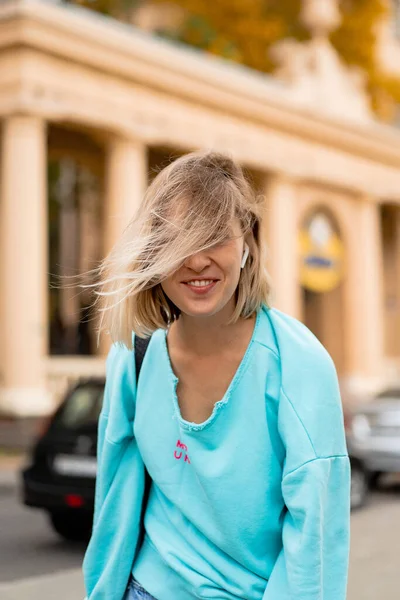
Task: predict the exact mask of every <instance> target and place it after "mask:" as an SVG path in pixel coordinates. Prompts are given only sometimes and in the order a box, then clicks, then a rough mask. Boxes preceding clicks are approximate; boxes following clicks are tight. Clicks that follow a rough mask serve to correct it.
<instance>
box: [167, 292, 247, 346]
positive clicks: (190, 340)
mask: <svg viewBox="0 0 400 600" xmlns="http://www.w3.org/2000/svg"><path fill="white" fill-rule="evenodd" d="M234 308H235V304H234V299H233V300H232V302H230V303H228V304H227V305H226V306H225V307H224V308H223V309H222V310H220V311H219V312H218V313H216V314H215V315H212V316H207V317H193V316H189V315H186V314H184V313H182V314H181V315H180V317H179V319H178V321H177V322H176V323H175V332H174V333H175V340H176V342H177V343H178V344H179V345H181V346H184V347H187V348H190V352H191V353H192V354H198V355H204V354H214V353H218V352H219V349H220V348H221V347H224V346H226V344H227V343H229V342H230V341H232V340H233V339H234V338H235V337H236V336H237V335H238V334H239V332H240V330H241V327H242V324H243V319H239V320H238V321H237V322H236V323H234V324H233V323H229V320H230V319H231V317H232V314H233V311H234Z"/></svg>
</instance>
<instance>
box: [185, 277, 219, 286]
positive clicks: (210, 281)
mask: <svg viewBox="0 0 400 600" xmlns="http://www.w3.org/2000/svg"><path fill="white" fill-rule="evenodd" d="M212 283H214V282H213V280H212V279H208V280H203V281H199V280H195V281H187V284H188V285H193V286H194V287H206V286H207V285H211V284H212Z"/></svg>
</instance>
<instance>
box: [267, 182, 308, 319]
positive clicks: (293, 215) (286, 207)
mask: <svg viewBox="0 0 400 600" xmlns="http://www.w3.org/2000/svg"><path fill="white" fill-rule="evenodd" d="M265 187H266V217H265V218H266V223H265V235H266V239H267V243H268V257H269V258H268V270H269V272H270V274H271V277H272V288H273V305H274V306H275V307H276V308H278V309H279V310H282V311H283V312H286V313H288V314H290V315H291V316H293V317H295V318H298V319H299V318H300V317H301V293H300V292H301V288H300V283H299V252H298V205H297V188H296V184H295V183H294V182H292V181H290V180H289V179H287V178H286V177H284V176H280V175H279V176H278V175H274V176H272V177H270V178H267V180H266V186H265Z"/></svg>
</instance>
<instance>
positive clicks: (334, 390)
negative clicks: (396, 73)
mask: <svg viewBox="0 0 400 600" xmlns="http://www.w3.org/2000/svg"><path fill="white" fill-rule="evenodd" d="M271 317H272V319H273V323H274V329H275V334H276V336H277V340H278V346H279V354H280V364H281V389H280V395H279V401H278V430H279V434H280V439H281V440H282V444H283V448H284V460H283V465H282V483H281V491H282V497H283V501H284V505H285V507H286V512H285V513H284V516H283V530H282V549H281V552H280V554H279V557H278V559H277V561H276V564H275V565H274V567H273V570H272V573H271V574H270V577H269V580H268V583H267V587H266V590H265V594H264V598H263V600H345V598H346V588H347V572H348V560H349V542H350V533H349V529H350V463H349V458H348V455H347V448H346V438H345V431H344V422H343V410H342V403H341V397H340V388H339V381H338V377H337V373H336V369H335V365H334V363H333V361H332V358H331V357H330V355H329V354H328V352H327V351H326V350H325V348H324V347H323V346H322V345H321V344H320V342H319V341H318V340H317V339H316V338H315V336H314V335H313V334H312V333H311V332H310V331H309V330H308V329H307V328H306V327H305V326H304V325H303V324H301V323H299V322H296V321H294V320H292V319H290V318H289V317H287V316H286V315H284V314H283V313H279V311H274V312H273V314H272V315H271Z"/></svg>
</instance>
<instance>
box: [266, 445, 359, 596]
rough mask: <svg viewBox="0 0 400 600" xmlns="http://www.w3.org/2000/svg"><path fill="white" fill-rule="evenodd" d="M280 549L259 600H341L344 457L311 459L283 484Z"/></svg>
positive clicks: (345, 546)
mask: <svg viewBox="0 0 400 600" xmlns="http://www.w3.org/2000/svg"><path fill="white" fill-rule="evenodd" d="M282 492H283V497H284V500H285V505H286V508H287V512H286V514H285V517H284V523H283V534H282V537H283V548H282V550H281V553H280V555H279V557H278V560H277V562H276V563H275V566H274V569H273V571H272V574H271V577H270V579H269V581H268V585H267V588H266V591H265V594H264V596H263V600H345V598H346V588H347V571H348V560H349V526H350V524H349V521H350V465H349V459H348V457H347V456H335V457H329V458H317V459H314V460H310V461H309V462H307V463H306V464H304V465H302V466H300V467H299V468H297V469H296V470H295V471H293V472H291V473H289V474H287V475H286V476H285V477H284V479H283V482H282Z"/></svg>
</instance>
